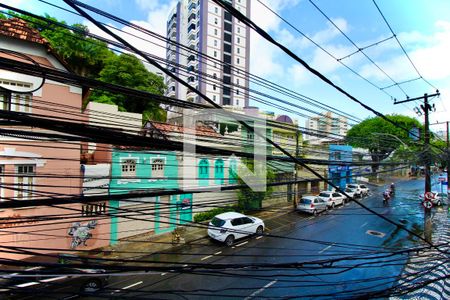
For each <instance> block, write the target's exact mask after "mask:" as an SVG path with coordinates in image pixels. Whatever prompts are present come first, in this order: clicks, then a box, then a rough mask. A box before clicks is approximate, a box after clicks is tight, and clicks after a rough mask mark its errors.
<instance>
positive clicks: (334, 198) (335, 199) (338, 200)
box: [317, 191, 346, 208]
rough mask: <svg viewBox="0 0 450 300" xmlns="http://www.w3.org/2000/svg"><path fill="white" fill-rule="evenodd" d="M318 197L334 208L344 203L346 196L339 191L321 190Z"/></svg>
mask: <svg viewBox="0 0 450 300" xmlns="http://www.w3.org/2000/svg"><path fill="white" fill-rule="evenodd" d="M317 197H318V198H320V199H322V200H323V201H325V202H326V203H327V205H328V207H331V208H334V207H335V206H336V205H339V204H344V201H345V199H346V197H345V196H344V195H342V194H341V193H338V192H333V191H323V192H320V194H319V196H317Z"/></svg>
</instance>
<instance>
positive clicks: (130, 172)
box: [122, 159, 136, 177]
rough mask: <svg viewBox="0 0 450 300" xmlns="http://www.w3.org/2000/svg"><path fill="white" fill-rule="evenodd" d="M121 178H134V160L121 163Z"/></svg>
mask: <svg viewBox="0 0 450 300" xmlns="http://www.w3.org/2000/svg"><path fill="white" fill-rule="evenodd" d="M122 176H123V177H136V160H134V159H125V160H123V161H122Z"/></svg>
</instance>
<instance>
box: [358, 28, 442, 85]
mask: <svg viewBox="0 0 450 300" xmlns="http://www.w3.org/2000/svg"><path fill="white" fill-rule="evenodd" d="M435 27H436V28H437V29H438V31H436V32H435V33H434V34H433V35H429V36H427V35H423V34H420V33H417V32H409V33H408V32H406V33H400V34H399V35H398V36H399V40H400V42H401V43H402V45H403V46H404V47H405V48H406V51H407V53H408V55H409V56H410V58H411V60H412V61H413V63H414V65H415V66H416V67H417V69H418V70H419V72H420V73H421V74H422V76H423V77H424V78H426V79H428V80H442V79H446V78H449V77H450V59H449V56H448V49H450V22H446V21H439V22H436V24H435ZM397 47H399V46H398V45H397ZM388 55H389V53H386V54H385V56H386V57H389V56H388ZM378 64H379V65H380V67H381V68H382V69H383V70H385V72H386V73H387V74H389V75H390V76H391V77H393V78H395V79H396V81H402V80H407V79H411V78H414V77H417V76H418V75H417V73H416V72H415V70H414V68H413V67H412V65H411V63H410V62H409V61H408V59H407V58H406V56H405V55H404V54H403V52H400V51H398V53H397V54H396V55H395V56H391V57H390V58H389V59H385V60H383V61H380V62H379V63H378ZM361 74H362V75H363V76H366V77H368V78H370V79H375V80H383V79H386V76H384V75H383V74H382V73H381V72H380V71H379V70H377V69H376V68H374V67H373V66H372V65H369V64H366V65H364V66H362V67H361Z"/></svg>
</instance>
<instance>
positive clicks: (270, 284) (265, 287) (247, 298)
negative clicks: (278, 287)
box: [245, 280, 278, 300]
mask: <svg viewBox="0 0 450 300" xmlns="http://www.w3.org/2000/svg"><path fill="white" fill-rule="evenodd" d="M277 281H278V280H274V281H271V282H269V283H268V284H266V285H265V286H263V287H262V288H260V289H259V290H257V291H255V292H253V293H252V294H251V295H250V296H248V297H246V298H245V300H249V299H252V298H254V297H255V296H256V295H259V294H261V293H262V292H264V290H265V289H267V288H269V287H271V286H272V285H274V284H275V283H276V282H277Z"/></svg>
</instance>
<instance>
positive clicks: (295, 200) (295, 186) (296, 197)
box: [293, 128, 300, 209]
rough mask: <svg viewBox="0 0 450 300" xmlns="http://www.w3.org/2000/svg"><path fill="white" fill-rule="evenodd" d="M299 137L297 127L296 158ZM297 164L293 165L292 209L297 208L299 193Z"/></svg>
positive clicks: (298, 154)
mask: <svg viewBox="0 0 450 300" xmlns="http://www.w3.org/2000/svg"><path fill="white" fill-rule="evenodd" d="M299 139H300V131H299V130H298V128H297V129H296V131H295V158H297V159H298V157H299V156H300V149H299ZM297 173H298V164H295V165H294V179H295V180H294V188H293V190H294V209H297V204H298V194H299V188H298V183H297V178H298V174H297Z"/></svg>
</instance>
